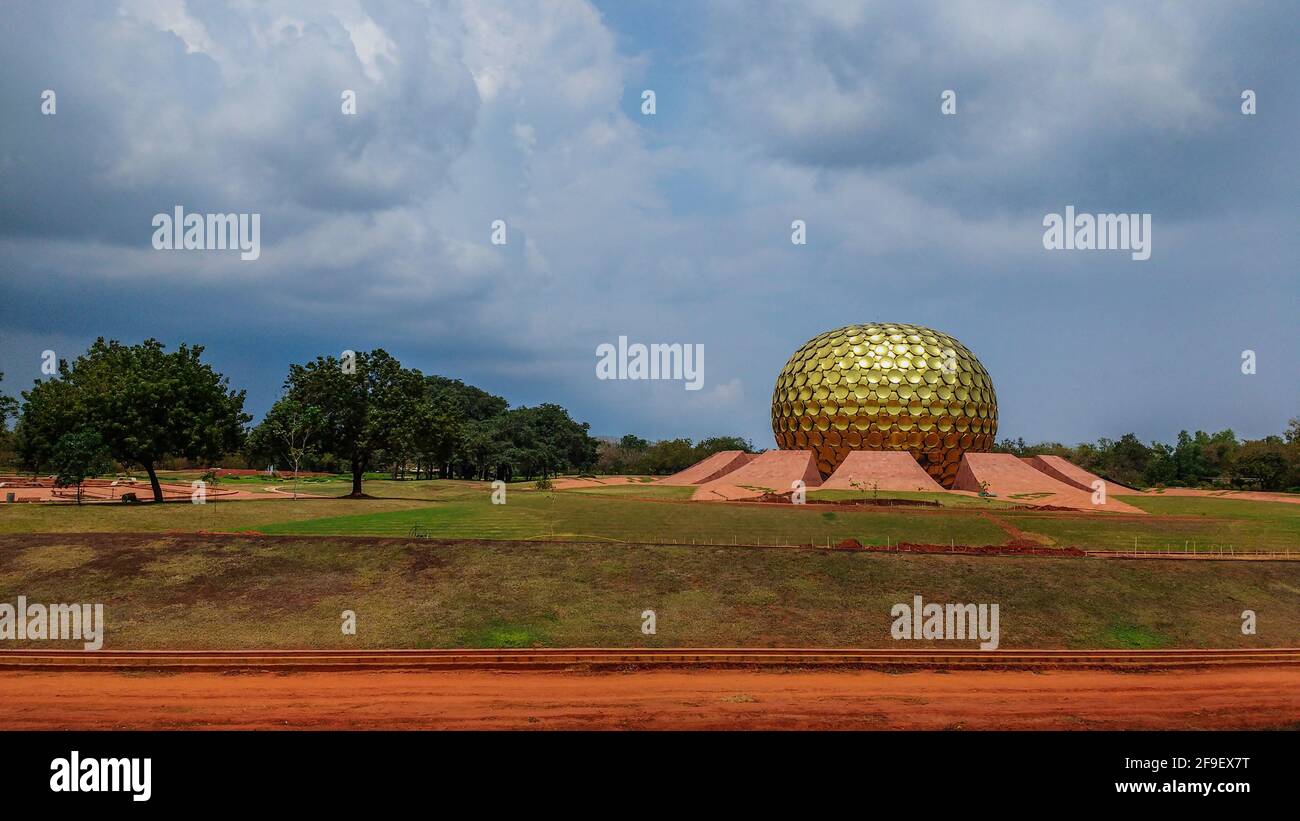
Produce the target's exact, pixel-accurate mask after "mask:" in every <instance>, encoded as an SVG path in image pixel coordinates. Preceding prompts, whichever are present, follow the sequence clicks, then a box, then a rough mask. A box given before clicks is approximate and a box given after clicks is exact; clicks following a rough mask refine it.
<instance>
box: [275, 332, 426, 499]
mask: <svg viewBox="0 0 1300 821" xmlns="http://www.w3.org/2000/svg"><path fill="white" fill-rule="evenodd" d="M350 364H351V365H354V366H355V367H346V368H345V367H344V363H343V362H340V361H339V360H337V359H335V358H334V357H332V356H328V357H317V358H316V361H314V362H308V363H307V364H306V365H290V366H289V376H288V377H287V378H286V379H285V395H286V396H287V397H289V398H291V399H293V400H294V401H296V402H299V403H301V404H302V405H304V406H307V405H310V406H313V407H316V408H317V409H319V411H320V415H321V421H322V425H321V428H320V446H321V447H323V448H325V449H326V450H329V451H332V452H334V453H337V454H338V455H340V456H345V457H347V459H348V460H349V462H350V463H351V469H352V494H351V495H352V496H353V497H358V498H359V497H361V496H363V495H364V494H363V493H362V491H361V481H362V478H363V477H364V476H365V472H366V471H367V470H368V469H369V468H370V467H371V465H372V464H373V462H374V460H375V456H376V454H378V453H379V452H380V451H383V450H389V449H392V447H393V445H394V444H399V443H400V442H399V439H398V433H399V432H400V430H401V422H402V420H403V418H405V417H407V416H409V415H410V412H411V409H412V403H413V402H415V401H418V395H415V394H414V393H413V390H412V386H413V385H414V384H416V382H417V380H416V379H414V378H412V375H414V376H416V377H418V376H419V371H405V372H404V371H403V368H402V364H401V363H400V362H398V361H397V360H396V359H394V358H393V357H392V356H390V355H389V354H388V352H387V351H385V350H383V349H382V348H376V349H375V350H373V351H368V352H367V351H359V352H357V353H356V358H355V360H354V361H353V362H351V363H350Z"/></svg>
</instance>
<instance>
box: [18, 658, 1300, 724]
mask: <svg viewBox="0 0 1300 821" xmlns="http://www.w3.org/2000/svg"><path fill="white" fill-rule="evenodd" d="M1297 726H1300V670H1297V669H1295V668H1291V667H1288V668H1280V669H1274V668H1266V667H1252V668H1242V669H1235V668H1234V669H1230V670H1196V671H1182V672H1178V673H1115V672H1102V671H1069V672H1049V673H1039V672H1028V671H1015V672H989V671H962V672H948V673H940V672H921V673H908V674H903V675H899V674H891V673H882V672H873V671H853V672H770V673H769V672H734V671H663V672H637V673H602V674H584V673H544V672H543V673H493V672H458V673H400V672H385V673H295V674H291V675H267V674H253V675H219V674H213V673H181V674H178V675H140V674H135V675H121V674H116V673H2V674H0V727H3V728H5V729H10V730H28V729H42V730H44V729H96V730H101V729H149V730H156V729H344V730H359V729H425V728H429V729H456V730H460V729H498V730H504V729H581V730H590V729H598V730H599V729H611V730H612V729H620V730H621V729H658V730H681V729H698V730H712V729H753V730H758V729H787V730H796V729H844V730H848V729H926V730H940V729H952V728H964V729H982V730H1039V729H1157V730H1174V729H1180V730H1181V729H1265V728H1270V729H1271V728H1295V727H1297Z"/></svg>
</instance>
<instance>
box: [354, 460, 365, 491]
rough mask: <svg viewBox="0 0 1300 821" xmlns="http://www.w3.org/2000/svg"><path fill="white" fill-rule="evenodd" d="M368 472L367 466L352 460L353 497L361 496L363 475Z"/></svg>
mask: <svg viewBox="0 0 1300 821" xmlns="http://www.w3.org/2000/svg"><path fill="white" fill-rule="evenodd" d="M365 472H366V466H365V465H363V464H362V463H361V462H358V461H357V460H355V459H354V460H352V495H353V496H360V495H361V474H363V473H365Z"/></svg>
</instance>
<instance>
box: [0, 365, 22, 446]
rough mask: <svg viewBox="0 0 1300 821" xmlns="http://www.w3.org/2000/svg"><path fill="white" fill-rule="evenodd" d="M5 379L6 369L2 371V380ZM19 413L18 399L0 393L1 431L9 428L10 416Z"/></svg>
mask: <svg viewBox="0 0 1300 821" xmlns="http://www.w3.org/2000/svg"><path fill="white" fill-rule="evenodd" d="M4 381H5V374H4V371H0V382H4ZM17 415H18V400H16V399H14V398H13V397H12V396H6V395H5V394H3V393H0V433H7V432H8V430H9V427H8V424H9V417H11V416H17Z"/></svg>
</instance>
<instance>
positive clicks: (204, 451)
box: [18, 337, 251, 502]
mask: <svg viewBox="0 0 1300 821" xmlns="http://www.w3.org/2000/svg"><path fill="white" fill-rule="evenodd" d="M202 355H203V347H202V346H199V345H195V346H193V347H191V346H189V345H184V344H182V345H181V346H180V347H179V348H177V349H176V350H175V351H173V352H171V353H168V352H167V351H165V350H164V349H163V345H162V343H161V342H159V341H158V340H156V339H147V340H145V341H144V342H142V343H140V344H139V345H123V344H122V343H120V342H117V341H116V340H112V341H108V342H105V341H104V339H103V338H102V337H101V338H100V339H97V340H96V341H95V343H94V344H93V345H91V346H90V349H89V350H88V351H86V353H85V354H83V355H81V356H80V357H78V358H77V359H76V361H74V362H73V363H72V364H68V363H67V361H66V360H65V361H61V362H59V373H58V375H57V376H56V377H53V378H51V379H48V380H45V381H39V380H38V381H37V383H36V385H35V386H34V387H33V388H32V390H30V391H25V392H24V393H23V400H24V404H23V410H22V414H21V416H20V417H19V423H18V426H19V431H20V432H19V454H20V458H22V459H23V461H24V463H25V464H26V465H27V466H29V467H32V469H39V466H40V465H43V464H45V463H46V462H48V461H49V459H51V458H52V455H53V450H54V447H55V445H56V444H57V443H58V441H59V439H60V438H61V437H62V436H63V435H64V434H66V433H71V432H73V431H75V430H78V429H80V428H82V427H85V428H89V429H90V430H93V431H95V432H96V433H97V434H98V435H99V437H100V439H101V440H102V441H103V443H104V445H105V446H106V447H107V448H108V451H109V453H110V454H112V457H113V458H114V459H116V460H117V461H118V462H121V463H122V464H123V465H140V466H142V467H143V468H144V469H145V471H146V472H148V474H149V483H150V485H151V486H152V487H153V494H154V501H157V502H161V501H162V498H163V495H162V486H161V485H160V484H159V482H158V474H157V471H156V465H157V464H158V462H159V461H160V460H161V459H163V458H164V457H166V456H183V457H186V458H189V459H204V460H209V461H216V460H218V459H220V458H221V456H222V454H224V453H228V452H231V451H234V450H237V449H238V448H239V447H240V445H241V443H242V440H243V431H244V425H245V424H246V423H247V422H248V421H249V419H250V418H251V417H249V416H248V415H247V414H245V413H244V392H243V391H234V390H230V388H229V383H228V380H227V379H226V378H225V377H224V376H222V375H221V374H219V373H217V371H215V370H214V369H213V368H212V366H211V365H208V364H206V363H204V362H203V361H202Z"/></svg>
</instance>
